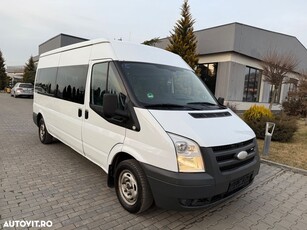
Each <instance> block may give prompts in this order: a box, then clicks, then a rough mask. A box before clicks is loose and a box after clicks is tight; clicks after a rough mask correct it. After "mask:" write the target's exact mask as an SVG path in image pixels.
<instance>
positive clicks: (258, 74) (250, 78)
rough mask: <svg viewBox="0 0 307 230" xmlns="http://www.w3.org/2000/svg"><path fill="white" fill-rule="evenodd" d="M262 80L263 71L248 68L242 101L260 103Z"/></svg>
mask: <svg viewBox="0 0 307 230" xmlns="http://www.w3.org/2000/svg"><path fill="white" fill-rule="evenodd" d="M261 80H262V70H260V69H257V68H254V67H250V66H246V69H245V76H244V88H243V99H242V101H243V102H259V99H260V89H261ZM250 98H251V100H250Z"/></svg>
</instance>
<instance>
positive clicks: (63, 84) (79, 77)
mask: <svg viewBox="0 0 307 230" xmlns="http://www.w3.org/2000/svg"><path fill="white" fill-rule="evenodd" d="M87 70H88V65H78V66H63V67H59V68H58V74H57V80H56V84H57V94H56V97H58V98H61V99H64V100H67V101H72V102H76V103H80V104H83V103H84V93H85V83H86V77H87Z"/></svg>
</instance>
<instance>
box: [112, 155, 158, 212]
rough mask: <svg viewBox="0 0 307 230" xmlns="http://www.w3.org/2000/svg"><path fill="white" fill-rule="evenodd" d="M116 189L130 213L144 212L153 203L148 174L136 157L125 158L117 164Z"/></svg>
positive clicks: (124, 206) (122, 203)
mask: <svg viewBox="0 0 307 230" xmlns="http://www.w3.org/2000/svg"><path fill="white" fill-rule="evenodd" d="M115 191H116V195H117V198H118V200H119V202H120V203H121V205H122V206H123V208H124V209H126V210H127V211H128V212H130V213H141V212H144V211H146V210H147V209H149V208H150V206H151V205H152V203H153V196H152V193H151V190H150V187H149V184H148V181H147V178H146V175H145V173H144V171H143V169H142V168H141V166H140V165H139V163H138V162H137V161H136V160H134V159H130V160H124V161H122V162H120V163H119V165H118V166H117V168H116V172H115Z"/></svg>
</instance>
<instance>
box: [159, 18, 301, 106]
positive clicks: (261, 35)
mask: <svg viewBox="0 0 307 230" xmlns="http://www.w3.org/2000/svg"><path fill="white" fill-rule="evenodd" d="M195 35H196V37H197V39H198V47H197V52H198V54H199V64H200V65H201V68H202V71H201V74H202V76H201V78H202V79H203V80H204V82H205V83H206V84H207V86H208V87H209V88H210V90H211V91H212V92H213V93H214V94H215V96H216V97H223V98H225V103H229V104H232V105H236V107H237V109H238V110H246V109H248V108H249V107H250V106H251V105H253V104H263V105H265V106H268V105H269V103H268V102H269V100H270V96H271V89H272V86H271V85H269V84H268V83H267V82H264V80H263V79H264V77H263V76H262V72H261V67H260V65H259V63H260V61H261V57H262V56H263V55H265V54H266V53H267V52H268V51H269V50H276V51H277V52H278V53H289V52H291V53H293V54H294V55H295V56H296V58H297V59H298V60H299V61H300V63H299V66H298V68H297V70H298V71H301V70H303V69H305V70H307V50H306V48H305V47H304V45H303V44H302V43H300V41H299V40H298V39H297V38H296V37H293V36H290V35H286V34H281V33H276V32H272V31H268V30H264V29H260V28H256V27H252V26H248V25H244V24H241V23H231V24H227V25H222V26H218V27H213V28H208V29H204V30H199V31H196V32H195ZM167 44H168V38H165V39H161V42H160V43H157V45H156V46H158V47H160V48H165V47H166V46H167ZM289 77H291V78H296V76H295V75H293V76H289ZM291 88H293V87H292V86H291V84H286V85H283V86H282V89H281V92H280V95H278V98H277V101H276V102H277V103H276V104H275V105H274V106H273V110H279V109H280V105H279V104H280V103H281V102H282V101H283V100H285V98H286V97H287V95H288V91H289V89H291Z"/></svg>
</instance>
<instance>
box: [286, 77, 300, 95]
mask: <svg viewBox="0 0 307 230" xmlns="http://www.w3.org/2000/svg"><path fill="white" fill-rule="evenodd" d="M297 84H298V80H297V79H294V78H290V80H289V91H288V92H291V93H294V92H296V90H297Z"/></svg>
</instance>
